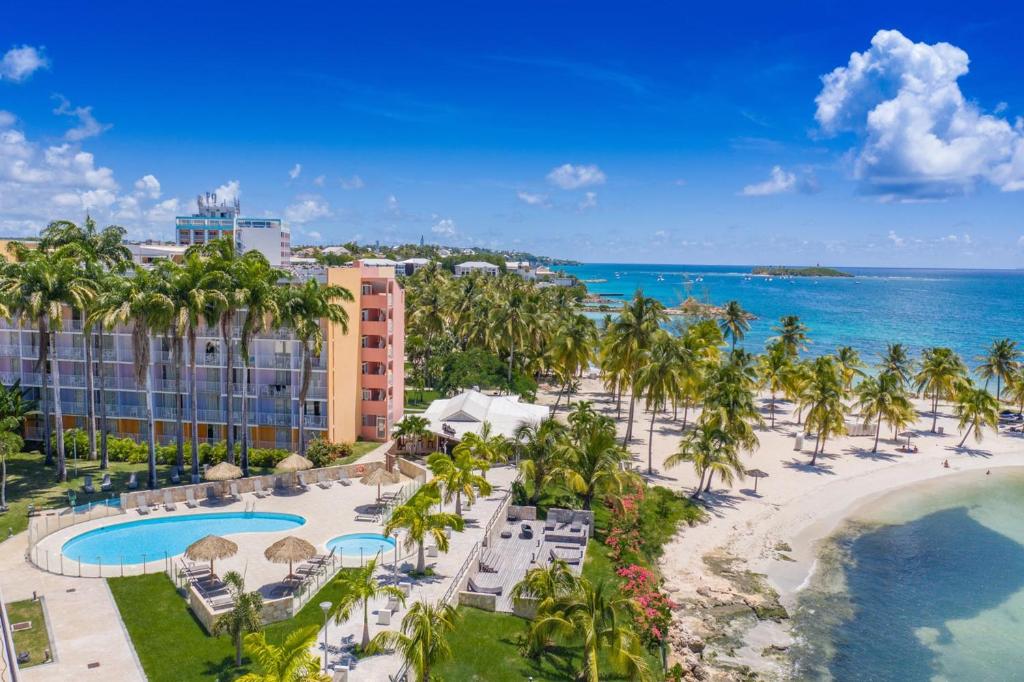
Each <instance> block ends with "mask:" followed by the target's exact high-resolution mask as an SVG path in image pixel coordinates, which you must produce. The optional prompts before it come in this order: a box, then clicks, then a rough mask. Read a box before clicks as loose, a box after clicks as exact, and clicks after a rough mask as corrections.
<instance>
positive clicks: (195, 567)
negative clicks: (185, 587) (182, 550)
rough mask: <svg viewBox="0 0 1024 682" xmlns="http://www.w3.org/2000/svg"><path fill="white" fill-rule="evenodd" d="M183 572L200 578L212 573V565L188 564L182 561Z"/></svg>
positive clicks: (188, 575) (190, 576) (191, 576)
mask: <svg viewBox="0 0 1024 682" xmlns="http://www.w3.org/2000/svg"><path fill="white" fill-rule="evenodd" d="M181 572H182V573H184V574H185V575H186V576H187V577H189V578H200V577H202V576H209V575H210V567H209V566H207V565H206V564H187V563H185V562H184V561H182V562H181Z"/></svg>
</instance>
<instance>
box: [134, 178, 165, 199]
mask: <svg viewBox="0 0 1024 682" xmlns="http://www.w3.org/2000/svg"><path fill="white" fill-rule="evenodd" d="M135 189H136V190H137V191H138V192H139V194H141V195H142V196H145V197H148V198H150V199H159V198H160V181H159V180H157V179H156V176H155V175H152V174H150V175H143V176H142V177H141V178H139V179H138V180H136V181H135Z"/></svg>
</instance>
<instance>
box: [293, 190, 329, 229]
mask: <svg viewBox="0 0 1024 682" xmlns="http://www.w3.org/2000/svg"><path fill="white" fill-rule="evenodd" d="M330 215H331V206H330V204H328V203H327V202H326V201H324V200H323V199H321V198H320V197H316V196H301V197H297V200H296V201H295V203H292V204H290V205H289V206H288V207H287V208H285V209H284V219H285V220H287V221H288V222H290V223H296V224H299V225H301V224H303V223H308V222H312V221H314V220H319V219H321V218H327V217H329V216H330Z"/></svg>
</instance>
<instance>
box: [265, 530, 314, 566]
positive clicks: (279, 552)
mask: <svg viewBox="0 0 1024 682" xmlns="http://www.w3.org/2000/svg"><path fill="white" fill-rule="evenodd" d="M263 556H265V557H267V559H268V560H269V561H273V562H274V563H275V564H283V563H285V562H286V561H287V562H288V575H291V574H292V562H294V561H305V560H306V559H312V558H313V557H315V556H316V547H314V546H313V545H311V544H309V543H308V542H306V541H305V540H303V539H302V538H297V537H295V536H294V535H289V536H288V537H284V538H281V539H280V540H278V541H277V542H275V543H274V544H272V545H271V546H270V547H267V549H266V550H265V551H264V552H263Z"/></svg>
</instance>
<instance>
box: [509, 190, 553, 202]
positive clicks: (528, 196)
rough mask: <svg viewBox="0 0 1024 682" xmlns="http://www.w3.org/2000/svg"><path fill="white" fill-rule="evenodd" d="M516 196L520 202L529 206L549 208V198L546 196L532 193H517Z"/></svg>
mask: <svg viewBox="0 0 1024 682" xmlns="http://www.w3.org/2000/svg"><path fill="white" fill-rule="evenodd" d="M516 196H517V197H519V201H521V202H523V203H524V204H527V205H529V206H547V205H548V196H547V195H546V194H534V193H532V192H524V191H521V190H520V191H519V192H516Z"/></svg>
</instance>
